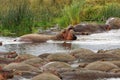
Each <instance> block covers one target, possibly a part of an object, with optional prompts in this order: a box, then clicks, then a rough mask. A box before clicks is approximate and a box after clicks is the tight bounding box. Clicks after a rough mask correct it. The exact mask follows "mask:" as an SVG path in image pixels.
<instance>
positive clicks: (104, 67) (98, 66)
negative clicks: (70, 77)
mask: <svg viewBox="0 0 120 80" xmlns="http://www.w3.org/2000/svg"><path fill="white" fill-rule="evenodd" d="M117 68H119V67H118V66H116V65H114V64H113V63H110V62H104V61H97V62H92V63H89V64H88V65H87V66H86V67H85V69H89V70H99V71H110V70H111V69H117Z"/></svg>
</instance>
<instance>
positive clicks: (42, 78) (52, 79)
mask: <svg viewBox="0 0 120 80" xmlns="http://www.w3.org/2000/svg"><path fill="white" fill-rule="evenodd" d="M31 80H61V79H60V78H59V77H57V76H56V75H54V74H51V73H42V74H40V75H37V76H35V77H33V78H32V79H31Z"/></svg>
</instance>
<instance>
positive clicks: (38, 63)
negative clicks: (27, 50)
mask: <svg viewBox="0 0 120 80" xmlns="http://www.w3.org/2000/svg"><path fill="white" fill-rule="evenodd" d="M22 63H25V64H29V65H32V66H34V67H40V66H42V65H44V64H45V63H47V62H46V61H44V60H43V59H41V58H31V59H27V60H25V61H23V62H22Z"/></svg>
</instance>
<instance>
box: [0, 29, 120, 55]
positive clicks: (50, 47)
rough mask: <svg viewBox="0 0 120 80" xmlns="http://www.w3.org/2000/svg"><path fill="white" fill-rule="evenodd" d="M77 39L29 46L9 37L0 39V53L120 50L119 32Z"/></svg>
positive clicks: (113, 31)
mask: <svg viewBox="0 0 120 80" xmlns="http://www.w3.org/2000/svg"><path fill="white" fill-rule="evenodd" d="M77 38H78V39H77V40H75V41H52V40H49V41H47V42H45V43H34V44H30V43H21V42H14V39H15V38H11V37H0V41H2V42H3V46H0V51H1V52H9V51H16V52H17V53H29V54H34V55H39V54H42V53H54V52H61V51H70V50H72V49H77V48H87V49H90V50H93V51H97V50H100V49H104V50H106V49H115V48H120V30H111V31H109V32H104V33H96V34H92V35H77Z"/></svg>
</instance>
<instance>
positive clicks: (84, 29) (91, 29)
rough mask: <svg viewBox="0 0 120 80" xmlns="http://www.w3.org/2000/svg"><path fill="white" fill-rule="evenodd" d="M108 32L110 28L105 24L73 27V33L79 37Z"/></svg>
mask: <svg viewBox="0 0 120 80" xmlns="http://www.w3.org/2000/svg"><path fill="white" fill-rule="evenodd" d="M108 30H110V27H109V25H107V24H77V25H75V26H74V31H75V32H76V33H77V34H81V35H88V34H91V33H98V32H104V31H108Z"/></svg>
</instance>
